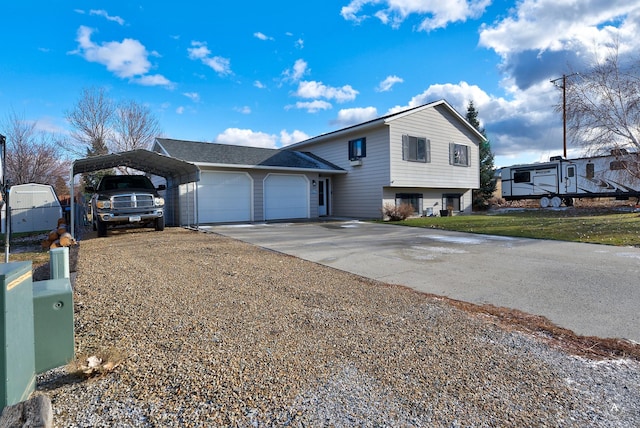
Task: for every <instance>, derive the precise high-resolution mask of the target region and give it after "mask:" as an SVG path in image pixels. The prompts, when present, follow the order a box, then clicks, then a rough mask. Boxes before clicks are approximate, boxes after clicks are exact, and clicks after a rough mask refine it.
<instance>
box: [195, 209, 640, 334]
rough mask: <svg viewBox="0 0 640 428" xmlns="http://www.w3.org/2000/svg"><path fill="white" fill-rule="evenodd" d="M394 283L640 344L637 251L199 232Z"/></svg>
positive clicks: (436, 234)
mask: <svg viewBox="0 0 640 428" xmlns="http://www.w3.org/2000/svg"><path fill="white" fill-rule="evenodd" d="M202 228H203V229H205V230H208V231H212V232H215V233H219V234H221V235H225V236H229V237H232V238H235V239H239V240H242V241H245V242H249V243H252V244H255V245H258V246H261V247H265V248H268V249H272V250H275V251H279V252H282V253H285V254H290V255H293V256H296V257H300V258H302V259H306V260H310V261H313V262H317V263H320V264H323V265H327V266H331V267H333V268H336V269H340V270H344V271H348V272H352V273H355V274H358V275H361V276H364V277H368V278H372V279H376V280H380V281H384V282H387V283H392V284H402V285H406V286H409V287H412V288H414V289H416V290H419V291H423V292H427V293H433V294H438V295H442V296H447V297H450V298H453V299H458V300H463V301H467V302H473V303H478V304H485V303H490V304H493V305H496V306H504V307H509V308H515V309H519V310H522V311H525V312H528V313H531V314H536V315H542V316H545V317H546V318H548V319H549V320H551V321H552V322H553V323H555V324H556V325H559V326H561V327H565V328H568V329H570V330H573V331H574V332H575V333H577V334H579V335H585V336H598V337H603V338H606V337H614V338H625V339H629V340H632V341H635V342H640V317H639V316H638V310H639V309H640V282H639V281H640V280H639V278H640V248H631V247H612V246H605V245H595V244H577V243H570V242H559V241H547V240H536V239H522V238H509V237H500V236H490V235H476V234H469V233H459V232H449V231H443V230H437V229H419V228H411V227H404V226H394V225H385V224H373V223H364V222H359V221H334V222H320V223H274V224H253V225H233V226H229V225H225V226H203V227H202Z"/></svg>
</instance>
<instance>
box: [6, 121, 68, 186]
mask: <svg viewBox="0 0 640 428" xmlns="http://www.w3.org/2000/svg"><path fill="white" fill-rule="evenodd" d="M2 125H3V128H4V130H3V132H4V133H5V134H6V137H7V150H6V159H5V163H6V164H5V168H6V174H7V176H6V179H7V180H8V181H9V183H10V184H11V185H15V184H25V183H40V184H49V185H52V186H55V185H56V183H58V182H59V180H60V179H62V180H63V181H66V180H67V178H68V176H69V168H70V162H69V161H68V160H67V159H64V158H63V156H62V153H61V149H60V144H59V140H58V139H57V137H56V136H55V135H54V134H51V133H47V132H43V131H38V130H37V122H29V121H26V120H25V119H24V118H23V117H20V116H18V115H17V114H16V113H15V112H11V113H9V114H8V115H7V117H6V119H5V120H4V123H3V124H2Z"/></svg>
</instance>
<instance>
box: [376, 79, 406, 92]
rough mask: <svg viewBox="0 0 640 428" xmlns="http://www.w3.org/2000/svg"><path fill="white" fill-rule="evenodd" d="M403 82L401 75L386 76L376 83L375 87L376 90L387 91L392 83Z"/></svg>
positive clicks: (391, 86)
mask: <svg viewBox="0 0 640 428" xmlns="http://www.w3.org/2000/svg"><path fill="white" fill-rule="evenodd" d="M402 82H404V80H403V79H402V78H401V77H398V76H395V75H394V76H387V78H386V79H384V80H383V81H382V82H380V84H379V85H378V87H377V88H376V92H387V91H390V90H391V89H392V88H393V85H395V84H396V83H402Z"/></svg>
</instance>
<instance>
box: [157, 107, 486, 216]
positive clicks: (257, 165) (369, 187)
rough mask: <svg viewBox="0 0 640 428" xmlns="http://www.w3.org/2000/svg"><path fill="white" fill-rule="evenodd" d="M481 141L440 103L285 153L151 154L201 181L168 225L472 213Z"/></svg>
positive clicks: (165, 144)
mask: <svg viewBox="0 0 640 428" xmlns="http://www.w3.org/2000/svg"><path fill="white" fill-rule="evenodd" d="M483 139H484V137H483V136H482V134H480V133H479V132H478V131H477V130H476V129H475V128H474V127H473V126H471V125H470V124H469V123H468V122H467V120H466V119H465V118H464V117H463V116H461V115H460V114H459V113H458V112H457V111H456V110H455V109H454V108H453V107H451V105H449V103H447V102H446V101H444V100H441V101H436V102H433V103H429V104H425V105H422V106H419V107H414V108H411V109H407V110H404V111H401V112H398V113H393V114H389V115H386V116H383V117H380V118H377V119H374V120H371V121H368V122H364V123H361V124H358V125H354V126H350V127H347V128H343V129H340V130H337V131H333V132H330V133H327V134H322V135H319V136H317V137H313V138H310V139H308V140H305V141H302V142H299V143H296V144H294V145H291V146H288V147H286V148H282V149H265V148H256V147H247V146H233V145H225V144H215V143H203V142H193V141H182V140H172V139H166V138H157V139H156V141H155V144H154V147H153V150H154V151H156V152H159V153H162V154H164V155H167V156H172V157H175V158H178V159H181V160H184V161H187V162H191V163H194V164H195V165H197V166H198V167H199V168H200V170H201V174H200V181H199V182H198V183H197V184H193V185H183V186H181V188H180V189H179V190H178V192H177V193H176V194H175V195H169V197H175V198H176V199H178V200H179V203H178V204H173V205H174V206H177V207H179V208H177V211H176V212H174V213H170V214H169V215H172V216H174V217H175V218H176V219H179V220H178V221H174V222H173V223H174V224H190V223H193V222H196V223H200V224H203V223H219V222H252V221H268V220H281V219H297V218H318V217H322V216H341V217H354V218H366V219H370V218H381V217H382V212H383V211H382V210H383V207H384V206H385V204H392V205H399V204H402V203H407V204H411V206H412V207H413V208H414V213H415V215H430V214H432V213H438V212H439V210H441V209H449V210H452V211H454V212H457V213H464V212H470V211H471V204H472V196H471V192H472V189H477V188H478V187H479V185H480V174H479V168H480V161H479V145H480V143H481V141H483Z"/></svg>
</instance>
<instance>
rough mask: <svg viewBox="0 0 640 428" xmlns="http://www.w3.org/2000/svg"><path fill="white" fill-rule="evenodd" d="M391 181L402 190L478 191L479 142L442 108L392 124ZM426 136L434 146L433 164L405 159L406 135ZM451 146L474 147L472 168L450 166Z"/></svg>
mask: <svg viewBox="0 0 640 428" xmlns="http://www.w3.org/2000/svg"><path fill="white" fill-rule="evenodd" d="M390 125H391V129H390V136H391V168H390V170H391V181H392V182H393V186H394V187H395V186H399V187H429V188H431V187H433V188H443V189H444V188H462V189H465V188H467V189H468V188H478V187H479V184H480V175H479V151H478V141H477V139H475V138H474V137H472V135H473V134H472V133H471V131H469V129H467V128H466V127H465V126H464V125H463V124H462V123H460V121H459V120H458V119H457V118H456V117H454V116H453V115H452V114H451V113H450V112H449V111H447V110H446V109H444V108H443V107H442V106H436V107H434V108H428V109H424V110H421V111H418V112H415V113H413V114H410V115H407V116H404V117H400V118H397V119H394V120H393V121H391V123H390ZM404 134H408V135H411V136H414V137H425V138H426V139H427V140H429V141H430V145H431V162H430V163H422V162H408V161H404V160H403V159H402V135H404ZM449 143H457V144H464V145H466V146H468V147H469V148H470V159H471V166H470V167H466V166H454V165H449Z"/></svg>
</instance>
